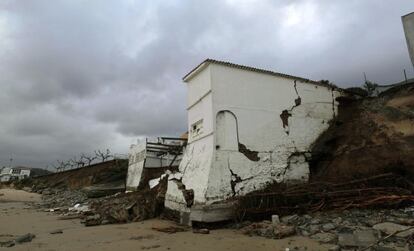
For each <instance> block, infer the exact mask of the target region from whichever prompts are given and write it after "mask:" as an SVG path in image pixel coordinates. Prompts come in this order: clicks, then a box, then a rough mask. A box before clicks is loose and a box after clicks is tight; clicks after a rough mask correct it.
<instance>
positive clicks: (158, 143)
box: [126, 137, 187, 191]
mask: <svg viewBox="0 0 414 251" xmlns="http://www.w3.org/2000/svg"><path fill="white" fill-rule="evenodd" d="M186 142H187V139H183V138H166V137H158V138H145V139H143V140H141V141H138V142H137V144H133V145H131V146H130V148H129V154H128V159H129V160H128V174H127V180H126V190H127V191H136V190H137V189H138V188H144V187H145V186H150V185H149V181H150V180H151V179H156V178H158V177H160V176H161V174H163V173H164V172H165V171H167V170H176V169H177V168H178V165H179V163H180V161H181V157H182V151H183V147H184V146H185V144H186Z"/></svg>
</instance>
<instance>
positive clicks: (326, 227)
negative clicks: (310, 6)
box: [322, 223, 336, 232]
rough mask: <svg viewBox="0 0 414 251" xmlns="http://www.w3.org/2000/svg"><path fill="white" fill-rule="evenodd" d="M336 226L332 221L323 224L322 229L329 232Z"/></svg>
mask: <svg viewBox="0 0 414 251" xmlns="http://www.w3.org/2000/svg"><path fill="white" fill-rule="evenodd" d="M335 228H336V226H335V225H334V224H332V223H327V224H323V225H322V230H323V231H325V232H329V231H331V230H334V229H335Z"/></svg>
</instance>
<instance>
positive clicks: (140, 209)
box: [84, 177, 167, 226]
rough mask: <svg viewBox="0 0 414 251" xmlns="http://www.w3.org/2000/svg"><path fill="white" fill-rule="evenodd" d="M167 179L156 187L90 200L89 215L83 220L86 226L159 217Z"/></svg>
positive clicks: (162, 206) (162, 207)
mask: <svg viewBox="0 0 414 251" xmlns="http://www.w3.org/2000/svg"><path fill="white" fill-rule="evenodd" d="M166 191H167V178H166V177H165V178H163V179H162V180H161V181H160V182H159V183H158V185H157V186H155V187H153V188H152V189H145V190H140V191H136V192H130V193H119V194H116V195H113V196H108V197H105V198H102V199H95V200H92V202H91V203H90V209H91V213H90V214H91V215H89V216H88V217H86V218H85V221H84V223H85V225H86V226H94V225H101V224H111V223H126V222H134V221H142V220H145V219H150V218H155V217H157V216H159V215H160V214H161V213H162V211H163V209H164V199H165V193H166Z"/></svg>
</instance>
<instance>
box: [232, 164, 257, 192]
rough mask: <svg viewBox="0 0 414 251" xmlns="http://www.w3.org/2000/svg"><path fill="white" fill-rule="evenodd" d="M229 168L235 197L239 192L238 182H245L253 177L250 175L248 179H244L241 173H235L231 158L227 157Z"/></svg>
mask: <svg viewBox="0 0 414 251" xmlns="http://www.w3.org/2000/svg"><path fill="white" fill-rule="evenodd" d="M227 168H228V169H229V171H230V174H231V179H230V187H231V191H232V192H233V197H234V196H236V194H237V192H236V185H237V184H238V183H241V182H243V181H246V180H250V179H253V177H249V178H246V179H242V178H241V177H240V176H239V175H237V174H236V173H234V172H233V170H231V168H230V161H229V159H227Z"/></svg>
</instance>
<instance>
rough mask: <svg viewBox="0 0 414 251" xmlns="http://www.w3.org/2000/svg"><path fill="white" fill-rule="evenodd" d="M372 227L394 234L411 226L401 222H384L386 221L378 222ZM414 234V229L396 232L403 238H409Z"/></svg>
mask: <svg viewBox="0 0 414 251" xmlns="http://www.w3.org/2000/svg"><path fill="white" fill-rule="evenodd" d="M372 228H373V229H375V230H379V231H381V232H383V233H385V234H393V233H395V232H396V231H402V230H406V229H408V228H410V227H407V226H403V225H399V224H396V223H392V222H384V223H379V224H376V225H374V226H373V227H372ZM413 234H414V229H409V230H407V231H404V232H401V233H398V234H396V236H397V237H401V238H407V237H409V236H411V235H413Z"/></svg>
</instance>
